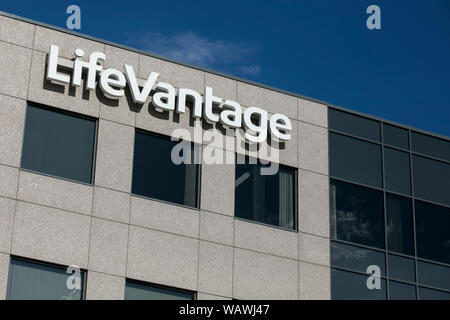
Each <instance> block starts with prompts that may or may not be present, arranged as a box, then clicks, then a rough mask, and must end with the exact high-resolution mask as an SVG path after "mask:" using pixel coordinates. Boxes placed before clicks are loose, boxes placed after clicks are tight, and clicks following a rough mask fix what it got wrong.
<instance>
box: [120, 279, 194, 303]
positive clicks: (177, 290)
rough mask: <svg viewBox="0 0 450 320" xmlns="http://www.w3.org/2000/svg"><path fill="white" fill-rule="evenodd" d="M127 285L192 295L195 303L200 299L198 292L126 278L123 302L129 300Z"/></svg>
mask: <svg viewBox="0 0 450 320" xmlns="http://www.w3.org/2000/svg"><path fill="white" fill-rule="evenodd" d="M127 283H134V284H137V285H141V286H146V287H154V288H159V289H164V290H168V291H175V292H179V293H185V294H192V300H193V301H195V300H197V297H198V292H196V291H192V290H188V289H182V288H178V287H173V286H167V285H164V284H160V283H153V282H147V281H143V280H137V279H132V278H127V277H126V278H125V286H124V295H123V300H127V299H126V298H125V292H126V288H127ZM128 301H132V300H128ZM154 301H156V300H154Z"/></svg>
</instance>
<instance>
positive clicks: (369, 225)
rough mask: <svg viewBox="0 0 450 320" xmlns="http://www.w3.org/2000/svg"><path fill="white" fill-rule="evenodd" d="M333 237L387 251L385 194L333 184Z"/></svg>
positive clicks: (364, 188)
mask: <svg viewBox="0 0 450 320" xmlns="http://www.w3.org/2000/svg"><path fill="white" fill-rule="evenodd" d="M330 214H331V222H330V228H331V230H330V233H331V234H330V235H331V237H332V238H334V239H339V240H344V241H348V242H354V243H359V244H363V245H367V246H372V247H378V248H384V218H383V194H382V193H381V192H380V191H378V190H373V189H370V188H366V187H360V186H357V185H354V184H350V183H346V182H341V181H337V180H333V179H332V180H331V181H330Z"/></svg>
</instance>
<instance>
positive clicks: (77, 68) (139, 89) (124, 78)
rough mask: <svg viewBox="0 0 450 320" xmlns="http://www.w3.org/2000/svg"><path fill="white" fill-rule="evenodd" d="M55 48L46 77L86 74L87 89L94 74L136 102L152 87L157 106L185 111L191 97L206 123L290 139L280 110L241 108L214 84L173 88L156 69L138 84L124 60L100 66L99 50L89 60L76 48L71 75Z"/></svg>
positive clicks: (70, 80)
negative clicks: (119, 67)
mask: <svg viewBox="0 0 450 320" xmlns="http://www.w3.org/2000/svg"><path fill="white" fill-rule="evenodd" d="M58 51H59V47H58V46H56V45H51V46H50V52H49V55H48V63H47V74H46V79H47V80H50V81H53V82H55V83H59V84H71V85H72V86H75V87H79V86H81V76H82V74H83V72H85V74H86V85H85V87H86V89H87V90H94V89H95V85H96V81H97V78H98V77H99V80H98V83H99V86H100V89H101V91H102V92H103V94H104V95H105V96H106V97H108V98H110V99H117V98H120V97H122V96H124V95H125V91H124V88H125V87H126V86H128V88H129V90H130V92H131V96H132V98H133V101H134V102H136V103H139V104H143V103H145V101H146V100H147V98H148V97H149V95H150V94H151V92H152V90H154V92H155V93H154V94H153V96H152V102H151V103H152V104H153V106H154V107H155V108H156V109H158V110H168V111H175V112H178V113H184V112H185V111H186V99H187V97H189V98H191V99H192V100H193V102H194V104H193V116H194V117H195V118H201V117H203V118H204V119H205V120H206V121H207V122H208V123H210V124H214V123H217V122H220V123H221V124H222V125H223V126H224V127H225V128H232V129H233V128H241V127H244V129H245V131H246V132H245V139H246V140H247V141H249V142H253V143H261V142H263V141H265V140H266V139H267V131H268V130H269V132H270V136H271V138H272V139H274V140H276V141H280V142H282V141H288V140H290V139H291V134H290V132H291V131H292V125H291V121H290V120H289V118H288V117H286V116H285V115H282V114H278V113H277V114H274V115H272V116H271V117H270V118H269V114H268V113H267V111H265V110H263V109H260V108H257V107H249V108H246V109H245V110H244V113H243V114H242V108H241V105H240V104H239V103H237V102H236V101H232V100H224V99H222V98H220V97H217V96H214V94H213V88H211V87H205V91H204V92H203V97H202V96H201V95H200V93H198V92H197V91H195V90H192V89H188V88H174V87H173V86H172V85H171V84H169V83H166V82H162V81H160V82H158V77H159V73H157V72H151V73H150V74H149V76H148V78H147V80H146V81H145V82H143V84H142V83H141V85H139V84H138V79H137V78H136V74H135V72H134V69H133V67H132V66H130V65H127V64H125V65H124V66H125V74H123V72H122V71H119V70H117V69H103V66H102V64H101V63H100V62H104V61H105V60H106V56H105V54H104V53H102V52H93V53H91V55H90V56H89V61H84V60H82V58H83V56H84V51H83V50H82V49H77V50H75V61H74V63H73V70H72V76H71V77H70V76H69V75H66V74H63V73H59V72H58V71H57V69H58V65H59V63H58V59H59V56H58Z"/></svg>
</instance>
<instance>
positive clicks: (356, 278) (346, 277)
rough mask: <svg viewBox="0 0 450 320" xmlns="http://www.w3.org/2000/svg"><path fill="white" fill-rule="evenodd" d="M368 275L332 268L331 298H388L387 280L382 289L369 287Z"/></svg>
mask: <svg viewBox="0 0 450 320" xmlns="http://www.w3.org/2000/svg"><path fill="white" fill-rule="evenodd" d="M367 278H368V275H363V274H357V273H353V272H347V271H342V270H338V269H335V268H331V298H332V299H333V300H386V280H385V279H380V282H381V289H372V290H370V289H369V288H368V287H367Z"/></svg>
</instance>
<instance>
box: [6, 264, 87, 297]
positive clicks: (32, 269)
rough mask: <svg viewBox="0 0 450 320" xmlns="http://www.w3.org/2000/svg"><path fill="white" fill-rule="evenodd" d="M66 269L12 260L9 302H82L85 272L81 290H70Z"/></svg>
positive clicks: (82, 273)
mask: <svg viewBox="0 0 450 320" xmlns="http://www.w3.org/2000/svg"><path fill="white" fill-rule="evenodd" d="M71 275H73V273H72V274H69V273H66V269H65V268H61V267H56V266H51V265H47V264H40V263H34V262H28V261H23V260H18V259H14V258H12V259H11V263H10V266H9V272H8V290H7V296H6V298H7V299H8V300H81V299H82V298H83V287H84V271H81V272H80V278H81V279H80V288H79V289H76V288H75V289H69V288H68V287H67V280H68V278H69V277H70V276H71Z"/></svg>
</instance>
